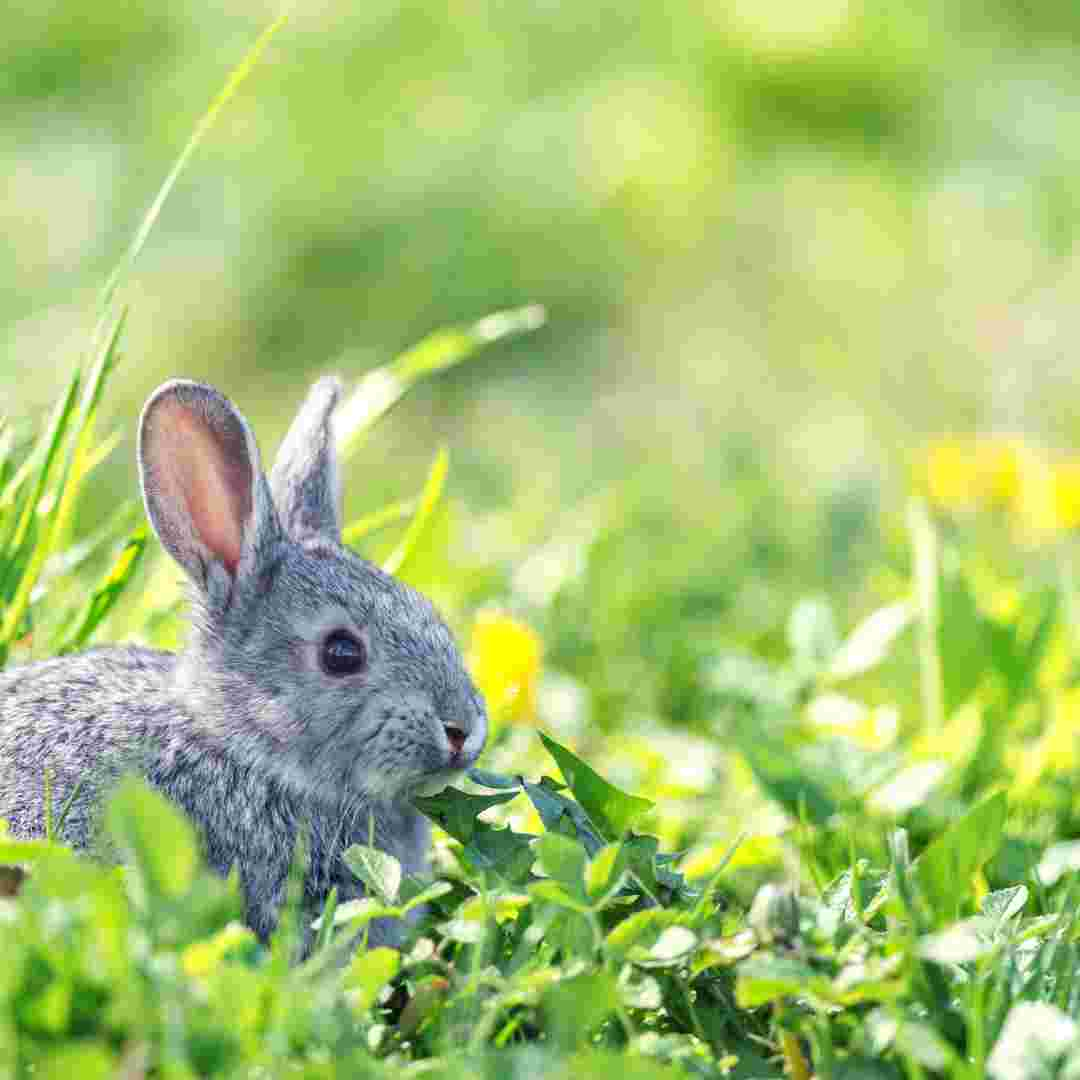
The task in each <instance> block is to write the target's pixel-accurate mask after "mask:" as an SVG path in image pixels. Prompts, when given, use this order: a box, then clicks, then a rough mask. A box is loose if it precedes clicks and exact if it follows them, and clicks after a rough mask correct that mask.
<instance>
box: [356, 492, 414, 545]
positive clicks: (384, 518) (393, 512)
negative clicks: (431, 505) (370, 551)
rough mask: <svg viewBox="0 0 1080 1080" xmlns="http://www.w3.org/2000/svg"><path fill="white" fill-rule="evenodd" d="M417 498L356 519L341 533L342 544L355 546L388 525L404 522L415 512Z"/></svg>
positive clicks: (390, 505) (401, 500)
mask: <svg viewBox="0 0 1080 1080" xmlns="http://www.w3.org/2000/svg"><path fill="white" fill-rule="evenodd" d="M419 503H420V500H419V498H413V499H399V500H398V501H397V502H392V503H390V504H389V505H388V506H384V507H382V508H380V509H379V510H375V511H374V512H373V513H370V514H365V515H364V516H363V517H361V518H357V519H356V521H354V522H353V523H352V524H351V525H347V526H346V527H345V529H344V530H342V533H341V542H342V543H343V544H357V543H359V542H360V541H361V540H363V539H364V538H365V537H368V536H371V535H372V533H377V532H379V531H380V530H382V529H385V528H387V527H388V526H390V525H396V524H397V523H398V522H399V521H405V520H406V518H408V517H410V516H411V515H412V514H414V513H415V512H416V508H417V506H418V505H419Z"/></svg>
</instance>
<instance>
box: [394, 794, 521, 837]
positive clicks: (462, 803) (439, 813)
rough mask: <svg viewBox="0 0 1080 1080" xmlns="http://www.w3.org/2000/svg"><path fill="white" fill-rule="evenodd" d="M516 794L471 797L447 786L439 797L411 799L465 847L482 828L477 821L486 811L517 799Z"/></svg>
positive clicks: (421, 810)
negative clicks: (479, 827)
mask: <svg viewBox="0 0 1080 1080" xmlns="http://www.w3.org/2000/svg"><path fill="white" fill-rule="evenodd" d="M517 795H518V792H517V791H507V792H500V793H498V794H496V795H470V794H467V793H466V792H464V791H459V790H458V789H457V788H452V787H448V788H446V789H445V790H443V791H441V792H440V793H439V794H438V795H431V796H427V797H419V796H418V797H416V798H414V799H413V805H414V806H415V807H416V808H417V809H418V810H419V811H420V812H421V813H422V814H424V815H425V816H426V817H429V818H430V819H431V820H432V821H434V822H435V824H436V825H438V826H439V828H441V829H442V830H443V831H444V832H446V833H448V834H449V835H450V836H452V837H453V838H454V839H455V840H460V841H461V842H462V843H463V844H467V843H468V842H469V841H470V840H472V838H473V835H474V834H475V832H476V830H477V827H478V826H480V825H482V823H481V822H479V821H477V820H476V819H477V818H478V817H479V816H480V815H481V814H482V813H483V812H484V811H485V810H490V809H491V807H493V806H499V805H500V804H501V803H505V802H509V801H510V800H511V799H516V798H517Z"/></svg>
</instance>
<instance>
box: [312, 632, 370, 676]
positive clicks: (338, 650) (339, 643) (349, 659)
mask: <svg viewBox="0 0 1080 1080" xmlns="http://www.w3.org/2000/svg"><path fill="white" fill-rule="evenodd" d="M365 664H367V649H365V648H364V643H363V642H362V641H358V640H357V639H356V638H354V637H353V636H352V634H350V633H349V632H348V631H347V630H335V631H334V632H333V633H332V634H330V635H329V637H327V639H326V640H325V641H324V642H323V646H322V666H323V671H325V672H326V674H327V675H355V674H356V673H357V672H358V671H362V670H363V668H364V665H365Z"/></svg>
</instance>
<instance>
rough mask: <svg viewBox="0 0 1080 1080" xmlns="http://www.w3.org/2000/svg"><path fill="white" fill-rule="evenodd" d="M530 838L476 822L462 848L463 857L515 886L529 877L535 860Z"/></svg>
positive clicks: (476, 866) (480, 868) (525, 834)
mask: <svg viewBox="0 0 1080 1080" xmlns="http://www.w3.org/2000/svg"><path fill="white" fill-rule="evenodd" d="M533 839H534V837H532V836H530V835H529V834H528V833H519V832H514V830H513V829H512V828H510V826H509V825H507V826H506V828H505V829H496V828H493V827H492V826H491V825H487V824H485V823H484V822H477V829H476V831H475V832H474V833H473V837H472V839H471V840H470V841H469V843H467V844H465V845H464V848H463V854H464V855H465V858H466V859H467V860H468V861H469V862H470V863H471V864H472V865H473V866H474V867H475V868H476V869H478V870H481V871H491V872H493V873H495V874H498V875H499V877H501V878H503V880H505V881H507V882H509V883H510V884H511V885H517V884H520V883H521V882H523V881H525V880H526V878H528V876H529V871H530V870H531V869H532V865H533V862H534V861H535V860H536V854H535V853H534V851H533V849H532V841H533Z"/></svg>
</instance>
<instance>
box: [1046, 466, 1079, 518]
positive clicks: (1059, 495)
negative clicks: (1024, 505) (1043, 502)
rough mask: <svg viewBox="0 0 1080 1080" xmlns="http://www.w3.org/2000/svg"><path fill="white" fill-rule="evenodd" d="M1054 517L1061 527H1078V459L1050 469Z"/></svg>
mask: <svg viewBox="0 0 1080 1080" xmlns="http://www.w3.org/2000/svg"><path fill="white" fill-rule="evenodd" d="M1051 482H1052V487H1053V501H1054V517H1055V518H1056V521H1057V525H1058V527H1059V528H1061V529H1075V528H1077V527H1080V461H1066V462H1063V463H1061V464H1059V465H1055V466H1054V467H1053V471H1052V481H1051Z"/></svg>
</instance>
